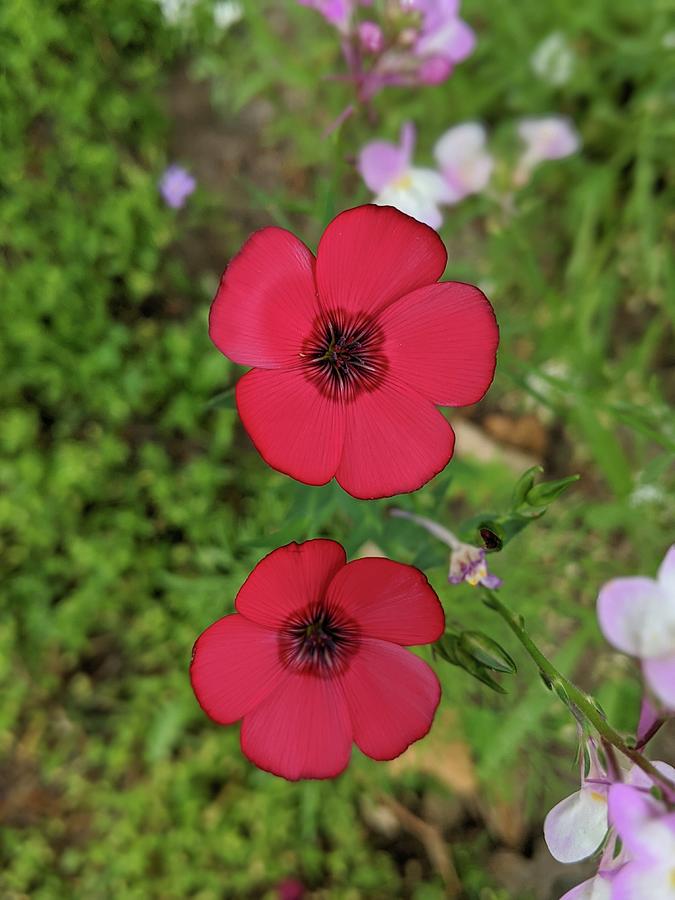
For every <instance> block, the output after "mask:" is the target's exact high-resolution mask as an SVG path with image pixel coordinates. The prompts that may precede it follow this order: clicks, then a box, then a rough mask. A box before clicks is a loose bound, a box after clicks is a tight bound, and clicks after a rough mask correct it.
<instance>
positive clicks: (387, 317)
mask: <svg viewBox="0 0 675 900" xmlns="http://www.w3.org/2000/svg"><path fill="white" fill-rule="evenodd" d="M446 260H447V254H446V251H445V247H444V246H443V242H442V241H441V239H440V238H439V236H438V235H437V234H436V232H435V231H433V230H432V229H431V228H429V227H427V226H426V225H422V224H421V223H420V222H418V221H416V220H415V219H412V218H410V216H406V215H404V214H403V213H401V212H398V210H395V209H392V208H391V207H380V206H359V207H356V208H355V209H349V210H347V211H346V212H343V213H341V214H340V215H339V216H337V217H336V218H335V219H333V221H332V222H331V223H330V225H329V226H328V227H327V228H326V231H325V232H324V234H323V237H322V238H321V241H320V242H319V247H318V251H317V256H316V259H315V258H314V256H313V255H312V253H311V252H310V251H309V250H308V249H307V247H306V246H305V245H304V244H303V243H302V242H301V241H300V240H298V238H296V237H295V236H294V235H293V234H291V233H290V232H289V231H285V230H284V229H282V228H263V229H262V231H258V232H256V233H255V234H253V235H252V236H251V237H250V238H249V240H248V241H247V242H246V243H245V244H244V246H243V248H242V250H241V251H240V252H239V254H238V255H237V256H236V257H235V258H234V259H233V260H232V262H231V263H230V265H229V266H228V268H227V270H226V271H225V273H224V275H223V277H222V280H221V283H220V287H219V289H218V293H217V294H216V298H215V300H214V302H213V306H212V307H211V315H210V321H209V333H210V336H211V339H212V341H213V342H214V344H215V345H216V346H217V347H218V349H219V350H221V351H222V352H223V353H224V354H225V355H226V356H228V357H230V359H232V360H234V362H237V363H241V364H242V365H247V366H253V367H254V368H253V370H252V371H250V372H248V373H247V374H246V375H244V377H243V378H242V379H241V380H240V381H239V383H238V384H237V406H238V408H239V414H240V416H241V418H242V421H243V423H244V426H245V428H246V430H247V431H248V433H249V435H250V436H251V439H252V440H253V443H254V444H255V445H256V447H257V448H258V450H259V452H260V454H261V455H262V457H263V458H264V459H265V460H266V462H267V463H269V465H271V466H272V467H273V468H275V469H278V470H279V471H281V472H285V473H286V474H287V475H291V476H292V477H293V478H297V479H298V480H299V481H303V482H305V483H306V484H325V483H326V482H327V481H330V479H331V478H332V477H333V476H335V477H336V479H337V480H338V482H339V483H340V484H341V485H342V487H343V488H344V489H345V490H346V491H348V492H349V493H350V494H352V495H353V496H354V497H359V498H362V499H369V498H374V497H388V496H391V495H392V494H398V493H402V492H405V491H414V490H417V488H419V487H421V486H422V485H423V484H425V483H426V482H427V481H429V480H430V479H431V478H433V476H434V475H436V474H437V473H438V472H440V471H441V469H443V468H444V467H445V466H446V465H447V463H448V461H449V459H450V457H451V456H452V451H453V446H454V440H455V437H454V434H453V432H452V429H451V428H450V426H449V425H448V423H447V421H446V419H445V417H444V416H443V415H442V414H441V413H440V412H439V410H438V409H437V408H436V404H438V405H441V406H466V405H468V404H470V403H476V402H477V401H478V400H480V399H481V397H482V396H483V395H484V394H485V392H486V391H487V389H488V387H489V386H490V383H491V381H492V377H493V375H494V369H495V354H496V350H497V344H498V341H499V332H498V329H497V323H496V321H495V317H494V313H493V311H492V307H491V306H490V303H489V302H488V300H487V299H486V298H485V296H484V295H483V294H482V293H481V292H480V291H479V290H478V288H475V287H472V286H471V285H469V284H462V283H460V282H452V281H451V282H443V283H437V280H438V278H440V276H441V275H442V274H443V270H444V268H445V263H446Z"/></svg>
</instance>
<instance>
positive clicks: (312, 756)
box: [190, 540, 445, 781]
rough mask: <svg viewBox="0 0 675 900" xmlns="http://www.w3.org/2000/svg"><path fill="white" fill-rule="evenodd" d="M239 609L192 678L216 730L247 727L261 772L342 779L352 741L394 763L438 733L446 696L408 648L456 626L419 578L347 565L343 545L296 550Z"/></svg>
mask: <svg viewBox="0 0 675 900" xmlns="http://www.w3.org/2000/svg"><path fill="white" fill-rule="evenodd" d="M235 608H236V610H237V611H236V613H234V614H233V615H230V616H225V617H224V618H222V619H219V620H218V621H217V622H214V623H213V625H211V626H210V627H209V628H207V629H206V631H204V632H203V634H202V635H201V636H200V637H199V638H198V640H197V643H196V644H195V647H194V651H193V656H192V665H191V667H190V678H191V680H192V687H193V690H194V692H195V694H196V696H197V700H198V701H199V703H200V704H201V706H202V707H203V709H204V711H205V712H206V713H207V714H208V715H209V716H210V717H211V718H212V719H214V720H215V721H216V722H219V723H220V724H222V725H228V724H230V723H232V722H236V721H237V720H239V719H243V722H242V726H241V748H242V750H243V752H244V753H245V755H246V756H247V757H248V758H249V759H250V760H251V762H253V763H255V765H257V766H259V767H260V768H261V769H265V770H266V771H268V772H272V773H274V774H275V775H281V776H282V777H284V778H288V779H290V780H293V781H294V780H296V779H298V778H332V777H333V776H335V775H338V774H339V773H340V772H342V771H343V769H345V767H346V766H347V764H348V762H349V756H350V753H351V746H352V741H355V742H356V744H357V746H358V747H359V748H360V749H361V750H362V751H363V752H364V753H365V754H366V755H367V756H370V757H372V758H373V759H393V758H394V757H395V756H399V755H400V754H401V753H403V751H404V750H405V749H406V747H408V746H409V745H410V744H411V743H412V742H413V741H417V740H419V739H420V738H421V737H424V735H425V734H426V733H427V732H428V731H429V729H430V728H431V723H432V720H433V717H434V713H435V711H436V707H437V706H438V702H439V700H440V695H441V689H440V685H439V683H438V679H437V678H436V676H435V675H434V673H433V672H432V670H431V669H430V668H429V666H428V665H427V664H426V663H425V662H423V661H422V660H421V659H420V658H419V657H418V656H415V655H414V654H413V653H410V652H409V651H408V650H405V649H404V647H405V646H408V645H409V644H427V643H430V642H431V641H434V640H436V639H437V638H438V637H440V635H441V634H442V633H443V628H444V624H445V617H444V615H443V609H442V607H441V604H440V603H439V601H438V597H437V596H436V594H435V593H434V591H433V589H432V588H431V587H430V585H429V583H428V582H427V580H426V578H425V577H424V575H423V574H422V573H421V572H420V571H419V570H418V569H415V568H413V567H412V566H406V565H403V564H402V563H397V562H392V561H391V560H389V559H357V560H354V561H353V562H350V563H347V560H346V557H345V552H344V550H343V548H342V547H341V546H340V544H337V543H335V541H328V540H313V541H306V542H305V543H304V544H295V543H294V544H288V545H287V546H285V547H280V548H278V549H277V550H274V551H273V552H272V553H270V554H269V555H268V556H266V557H265V558H264V559H262V560H261V561H260V562H259V563H258V565H257V566H256V567H255V569H254V570H253V571H252V572H251V574H250V575H249V576H248V578H247V579H246V581H245V582H244V585H243V586H242V588H241V589H240V591H239V593H238V594H237V599H236V601H235Z"/></svg>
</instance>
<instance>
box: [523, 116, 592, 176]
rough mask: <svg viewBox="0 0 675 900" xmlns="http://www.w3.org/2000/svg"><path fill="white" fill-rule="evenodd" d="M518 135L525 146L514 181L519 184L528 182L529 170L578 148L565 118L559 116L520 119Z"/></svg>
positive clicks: (571, 127)
mask: <svg viewBox="0 0 675 900" xmlns="http://www.w3.org/2000/svg"><path fill="white" fill-rule="evenodd" d="M518 134H519V135H520V138H521V140H522V141H523V142H524V144H525V151H524V152H523V154H522V156H521V157H520V160H519V161H518V165H517V166H516V171H515V173H514V176H513V178H514V181H515V183H516V184H517V185H523V184H525V182H526V181H527V180H528V179H529V177H530V174H531V172H532V169H533V168H534V167H535V166H537V165H539V163H542V162H545V161H546V160H549V159H563V158H564V157H565V156H570V155H571V154H572V153H576V151H577V150H578V149H579V147H580V146H581V141H580V139H579V135H578V133H577V131H576V129H575V127H574V125H573V124H572V123H571V122H570V120H569V119H566V118H564V117H563V116H548V117H545V118H541V119H521V121H520V123H519V125H518Z"/></svg>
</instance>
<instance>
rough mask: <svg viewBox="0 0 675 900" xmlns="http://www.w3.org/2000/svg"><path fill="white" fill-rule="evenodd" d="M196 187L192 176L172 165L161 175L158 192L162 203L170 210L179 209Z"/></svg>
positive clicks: (181, 168) (180, 167)
mask: <svg viewBox="0 0 675 900" xmlns="http://www.w3.org/2000/svg"><path fill="white" fill-rule="evenodd" d="M196 187H197V182H196V181H195V180H194V178H193V177H192V175H190V173H189V172H188V171H187V170H186V169H184V168H183V167H182V166H176V165H172V166H169V168H168V169H167V170H166V171H165V172H164V174H163V175H162V180H161V181H160V183H159V191H160V193H161V195H162V197H163V198H164V202H165V203H166V205H167V206H170V207H171V208H172V209H180V208H181V207H182V206H183V205H184V204H185V201H186V200H187V198H188V197H189V196H190V194H191V193H192V192H193V191H194V189H195V188H196Z"/></svg>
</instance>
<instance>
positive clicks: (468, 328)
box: [380, 281, 499, 406]
mask: <svg viewBox="0 0 675 900" xmlns="http://www.w3.org/2000/svg"><path fill="white" fill-rule="evenodd" d="M380 323H381V325H382V330H383V333H384V335H385V345H384V353H385V355H386V357H387V360H388V362H389V365H390V367H391V374H392V376H394V377H396V378H397V379H399V380H400V381H403V382H404V383H405V384H408V385H410V386H411V387H413V388H414V389H415V390H417V391H419V392H420V394H422V395H423V396H425V397H428V398H429V400H432V401H433V402H434V403H439V404H441V405H442V406H467V405H469V404H470V403H477V402H478V400H480V399H481V397H482V396H483V395H484V394H485V392H486V391H487V389H488V388H489V387H490V384H491V382H492V378H493V376H494V372H495V364H496V352H497V344H498V343H499V329H498V328H497V321H496V319H495V314H494V312H493V310H492V307H491V306H490V303H489V301H488V299H487V298H486V297H485V296H484V294H483V293H482V292H481V291H479V290H478V288H475V287H473V286H472V285H470V284H462V283H461V282H458V281H446V282H442V283H441V284H431V285H428V286H427V287H423V288H419V289H418V290H416V291H413V292H412V293H410V294H407V295H406V296H405V297H401V298H400V300H397V301H396V302H395V303H392V304H391V306H389V307H388V308H387V309H386V310H384V312H383V313H382V314H381V317H380Z"/></svg>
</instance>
